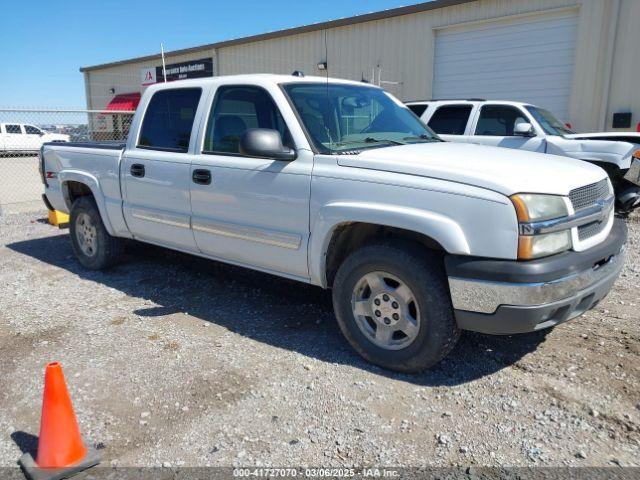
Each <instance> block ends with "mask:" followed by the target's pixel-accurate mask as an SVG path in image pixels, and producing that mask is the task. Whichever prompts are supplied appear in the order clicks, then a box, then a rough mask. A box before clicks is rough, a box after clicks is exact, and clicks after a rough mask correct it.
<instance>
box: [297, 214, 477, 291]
mask: <svg viewBox="0 0 640 480" xmlns="http://www.w3.org/2000/svg"><path fill="white" fill-rule="evenodd" d="M348 223H369V224H373V225H380V226H385V227H394V228H401V229H404V230H409V231H413V232H416V233H419V234H422V235H426V236H428V237H430V238H432V239H433V240H435V241H437V242H438V243H439V244H440V245H442V247H443V248H444V249H445V250H446V251H447V252H448V253H451V254H456V255H469V254H470V253H471V249H470V247H469V242H468V241H467V238H466V236H465V233H464V230H463V229H462V227H461V226H460V225H459V224H458V223H457V222H455V221H454V220H453V219H451V218H449V217H446V216H444V215H441V214H439V213H434V212H429V211H427V210H421V209H416V208H408V207H399V206H396V205H388V204H381V203H373V202H335V203H330V204H327V205H325V206H323V207H322V208H321V209H320V210H319V211H318V213H317V215H316V217H315V219H313V221H312V224H311V238H310V241H309V274H310V277H311V281H312V282H313V283H315V284H317V285H321V286H322V287H326V286H327V278H326V271H325V270H326V257H327V251H328V249H329V244H330V242H331V239H332V237H333V234H334V232H335V230H336V228H337V227H339V226H340V225H344V224H348Z"/></svg>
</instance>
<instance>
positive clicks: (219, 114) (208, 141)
mask: <svg viewBox="0 0 640 480" xmlns="http://www.w3.org/2000/svg"><path fill="white" fill-rule="evenodd" d="M250 128H269V129H272V130H277V131H278V132H280V136H281V137H282V143H283V144H284V145H287V146H289V147H293V142H292V141H291V136H290V134H289V130H288V129H287V125H286V124H285V123H284V119H283V118H282V115H281V114H280V111H279V110H278V107H277V106H276V104H275V102H274V101H273V99H272V98H271V95H269V93H268V92H267V91H266V90H264V89H262V88H259V87H250V86H229V87H220V88H218V91H217V93H216V98H215V100H214V105H213V108H212V109H211V113H210V114H209V121H208V123H207V131H206V135H205V139H204V151H205V152H210V153H213V152H219V153H239V152H240V138H241V137H242V135H243V134H244V132H245V131H247V130H248V129H250Z"/></svg>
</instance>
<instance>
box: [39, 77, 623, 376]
mask: <svg viewBox="0 0 640 480" xmlns="http://www.w3.org/2000/svg"><path fill="white" fill-rule="evenodd" d="M41 170H42V179H43V182H44V184H45V202H46V203H47V204H48V205H49V206H50V207H51V208H55V209H57V210H62V211H64V212H70V215H71V218H70V236H71V242H72V246H73V249H74V251H75V254H76V256H77V257H78V259H79V261H80V263H82V265H84V266H85V267H87V268H91V269H102V268H106V267H109V266H111V265H113V264H114V263H116V262H117V260H118V258H119V255H120V253H121V251H122V245H123V240H124V239H135V240H139V241H142V242H148V243H153V244H157V245H161V246H164V247H167V248H171V249H175V250H179V251H182V252H188V253H191V254H194V255H199V256H202V257H206V258H210V259H214V260H219V261H223V262H228V263H231V264H236V265H241V266H245V267H248V268H253V269H256V270H261V271H263V272H268V273H271V274H275V275H280V276H283V277H288V278H292V279H295V280H299V281H301V282H307V283H311V284H314V285H318V286H320V287H323V288H332V290H333V302H334V307H335V313H336V317H337V320H338V323H339V325H340V327H341V329H342V332H343V333H344V335H345V336H346V338H347V339H348V341H349V342H350V343H351V345H353V347H354V348H355V349H356V350H357V351H358V352H359V353H360V354H361V355H362V356H364V357H365V358H366V359H368V360H369V361H371V362H373V363H376V364H378V365H381V366H383V367H386V368H390V369H395V370H399V371H405V372H413V371H419V370H422V369H425V368H428V367H430V366H431V365H434V364H435V363H436V362H438V361H439V360H441V359H442V358H443V357H444V356H445V355H447V353H448V352H449V351H450V350H451V349H452V347H453V345H454V344H455V342H456V340H457V339H458V336H459V332H460V329H468V330H475V331H480V332H486V333H493V334H512V333H520V332H529V331H533V330H538V329H542V328H546V327H551V326H554V325H557V324H559V323H561V322H564V321H566V320H569V319H571V318H574V317H576V316H579V315H581V314H582V313H583V312H585V311H586V310H588V309H590V308H592V307H593V306H594V305H596V304H597V303H598V302H599V301H600V300H601V299H602V298H604V297H605V296H606V295H607V293H608V292H609V290H610V289H611V287H612V285H613V283H614V282H615V280H616V278H617V277H618V275H619V273H620V270H621V268H622V265H623V261H624V257H625V245H626V237H627V230H626V225H625V223H624V222H623V221H622V220H620V219H617V218H615V217H614V210H613V191H612V187H611V182H610V181H609V179H608V178H607V175H606V173H605V172H604V170H602V169H601V168H598V167H596V166H594V165H590V164H588V163H585V162H579V161H576V160H572V159H568V158H562V157H558V158H554V157H551V156H548V155H542V154H539V153H533V152H524V151H515V150H506V149H501V148H491V147H482V146H477V145H461V144H456V143H449V142H443V141H441V140H440V139H439V138H438V137H437V136H435V135H434V134H433V133H432V132H430V131H429V130H428V129H427V128H425V126H424V125H423V124H422V123H421V122H420V121H419V120H418V119H417V118H416V117H415V116H414V115H413V114H412V113H411V111H410V110H409V109H408V108H407V107H405V106H404V105H403V104H402V103H401V102H400V101H398V100H397V99H395V98H394V97H393V96H391V95H389V94H387V93H385V92H384V91H383V90H381V89H380V88H378V87H375V86H371V85H366V84H362V83H355V82H349V81H342V80H331V79H327V78H311V77H301V76H286V75H245V76H228V77H219V78H211V79H198V80H185V81H180V82H172V83H166V84H158V85H154V86H152V87H149V88H148V89H147V91H146V92H145V94H144V95H143V98H142V102H141V104H140V106H139V108H138V110H137V112H136V114H135V117H134V119H133V124H132V127H131V131H130V135H129V138H128V140H127V142H126V144H122V145H116V144H76V143H69V144H47V145H45V146H44V147H43V149H42V152H41ZM194 288H196V287H195V286H194ZM212 308H215V306H212Z"/></svg>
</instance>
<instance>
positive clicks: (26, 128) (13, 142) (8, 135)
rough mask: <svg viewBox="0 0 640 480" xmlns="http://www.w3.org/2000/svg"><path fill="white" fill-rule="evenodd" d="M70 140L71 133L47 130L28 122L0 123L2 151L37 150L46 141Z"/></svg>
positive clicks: (0, 146)
mask: <svg viewBox="0 0 640 480" xmlns="http://www.w3.org/2000/svg"><path fill="white" fill-rule="evenodd" d="M69 140H70V137H69V135H64V134H62V133H51V132H47V131H45V130H42V129H41V128H38V127H36V126H35V125H29V124H27V123H0V151H1V152H37V151H38V150H40V147H42V145H43V144H44V143H47V142H68V141H69Z"/></svg>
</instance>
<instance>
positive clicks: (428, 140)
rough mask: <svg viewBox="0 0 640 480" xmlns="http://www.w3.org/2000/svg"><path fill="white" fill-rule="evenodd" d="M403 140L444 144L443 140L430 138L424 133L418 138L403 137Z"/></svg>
mask: <svg viewBox="0 0 640 480" xmlns="http://www.w3.org/2000/svg"><path fill="white" fill-rule="evenodd" d="M403 140H424V141H425V143H426V142H444V140H442V139H441V138H438V137H430V136H429V135H426V134H424V133H423V134H422V135H418V136H412V137H404V138H403Z"/></svg>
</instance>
